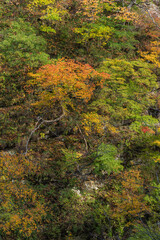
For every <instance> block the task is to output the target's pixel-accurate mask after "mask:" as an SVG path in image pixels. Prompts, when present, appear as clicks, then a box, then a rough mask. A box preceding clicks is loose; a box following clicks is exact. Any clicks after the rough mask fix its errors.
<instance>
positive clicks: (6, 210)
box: [0, 154, 46, 237]
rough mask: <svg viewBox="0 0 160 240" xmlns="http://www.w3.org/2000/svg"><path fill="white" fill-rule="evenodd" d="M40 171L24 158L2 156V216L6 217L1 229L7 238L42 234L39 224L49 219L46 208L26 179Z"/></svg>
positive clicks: (34, 164) (0, 185) (0, 184)
mask: <svg viewBox="0 0 160 240" xmlns="http://www.w3.org/2000/svg"><path fill="white" fill-rule="evenodd" d="M38 169H39V168H38V167H37V166H36V163H35V162H32V161H29V158H27V159H26V158H25V157H23V156H22V155H9V154H5V155H1V158H0V171H1V172H2V173H3V175H2V177H1V179H0V180H1V183H0V192H1V215H2V216H3V214H4V216H3V223H0V228H1V230H2V231H4V232H5V233H6V234H7V235H10V234H12V232H13V231H18V232H19V233H20V234H21V236H23V237H30V236H31V235H32V233H33V232H34V231H39V224H41V222H42V218H43V217H44V216H46V210H45V206H44V204H42V203H40V202H39V199H40V198H42V196H38V195H37V193H36V192H35V191H34V190H33V189H32V188H30V187H29V185H28V183H27V180H26V179H25V177H26V176H27V175H29V174H31V173H32V172H35V171H37V170H38Z"/></svg>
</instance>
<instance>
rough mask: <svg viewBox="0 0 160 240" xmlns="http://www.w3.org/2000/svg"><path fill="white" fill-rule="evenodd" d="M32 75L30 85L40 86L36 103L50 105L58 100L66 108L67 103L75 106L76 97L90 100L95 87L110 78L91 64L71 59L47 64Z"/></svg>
mask: <svg viewBox="0 0 160 240" xmlns="http://www.w3.org/2000/svg"><path fill="white" fill-rule="evenodd" d="M30 76H32V77H34V80H31V81H29V85H30V86H37V87H39V91H38V92H37V95H38V97H39V101H37V102H36V105H38V106H40V105H46V106H48V105H53V103H55V102H56V101H58V102H61V105H63V107H64V108H66V106H67V105H69V106H71V107H72V108H74V100H75V99H77V101H78V100H83V101H84V102H88V101H89V100H90V99H91V97H92V95H93V92H94V90H95V88H96V87H98V86H99V87H102V86H103V82H104V80H105V79H106V78H109V74H107V73H98V72H97V71H96V70H94V69H93V68H92V67H91V66H90V65H89V64H81V63H78V62H75V61H74V60H70V59H69V60H64V59H60V60H58V61H57V62H56V63H52V64H48V65H45V66H43V67H41V68H40V69H39V70H38V71H37V73H36V74H30ZM40 90H41V91H40ZM76 103H77V102H76Z"/></svg>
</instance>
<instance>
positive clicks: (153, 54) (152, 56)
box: [139, 41, 160, 68]
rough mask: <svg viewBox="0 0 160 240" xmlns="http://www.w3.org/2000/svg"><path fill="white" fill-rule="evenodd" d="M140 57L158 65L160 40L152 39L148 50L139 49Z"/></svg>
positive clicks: (159, 63) (159, 64)
mask: <svg viewBox="0 0 160 240" xmlns="http://www.w3.org/2000/svg"><path fill="white" fill-rule="evenodd" d="M139 53H140V55H141V57H143V58H144V59H145V60H146V61H149V62H152V63H153V64H154V65H155V66H156V67H158V68H159V67H160V42H159V41H152V42H150V44H149V46H148V51H139Z"/></svg>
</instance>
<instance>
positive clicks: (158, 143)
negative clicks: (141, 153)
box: [152, 140, 160, 147]
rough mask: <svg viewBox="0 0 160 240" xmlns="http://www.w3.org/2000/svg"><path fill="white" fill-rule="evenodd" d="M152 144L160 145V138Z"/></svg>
mask: <svg viewBox="0 0 160 240" xmlns="http://www.w3.org/2000/svg"><path fill="white" fill-rule="evenodd" d="M152 145H155V146H157V147H160V141H159V140H156V141H154V142H153V143H152Z"/></svg>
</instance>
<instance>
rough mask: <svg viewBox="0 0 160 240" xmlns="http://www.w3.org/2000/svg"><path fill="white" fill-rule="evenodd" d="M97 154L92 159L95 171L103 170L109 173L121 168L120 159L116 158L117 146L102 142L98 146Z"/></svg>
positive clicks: (100, 171)
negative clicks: (93, 159)
mask: <svg viewBox="0 0 160 240" xmlns="http://www.w3.org/2000/svg"><path fill="white" fill-rule="evenodd" d="M97 155H98V156H97V158H96V159H95V161H94V166H95V172H96V173H102V171H105V172H107V173H108V174H110V173H111V172H119V171H120V170H122V169H123V166H122V165H121V161H120V160H119V159H117V158H116V155H117V148H116V147H115V146H114V145H111V144H105V143H102V144H101V145H100V146H99V147H98V151H97Z"/></svg>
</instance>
